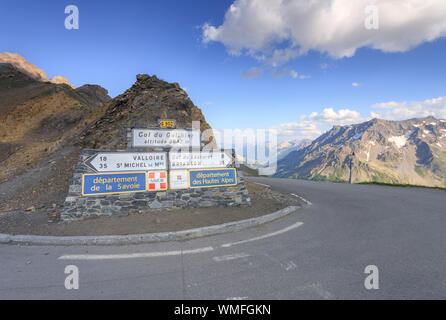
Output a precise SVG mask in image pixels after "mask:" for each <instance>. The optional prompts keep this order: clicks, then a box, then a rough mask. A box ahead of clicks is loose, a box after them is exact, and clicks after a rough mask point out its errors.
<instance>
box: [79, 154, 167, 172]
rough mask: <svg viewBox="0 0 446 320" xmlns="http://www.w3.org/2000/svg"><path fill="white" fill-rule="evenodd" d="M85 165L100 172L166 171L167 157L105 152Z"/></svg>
mask: <svg viewBox="0 0 446 320" xmlns="http://www.w3.org/2000/svg"><path fill="white" fill-rule="evenodd" d="M85 164H86V165H87V166H89V167H90V168H91V169H93V170H95V171H98V172H110V171H135V170H143V171H146V170H166V169H167V155H166V153H165V152H118V153H111V152H110V153H107V152H104V153H97V154H95V155H94V156H92V157H90V158H89V159H87V160H86V161H85Z"/></svg>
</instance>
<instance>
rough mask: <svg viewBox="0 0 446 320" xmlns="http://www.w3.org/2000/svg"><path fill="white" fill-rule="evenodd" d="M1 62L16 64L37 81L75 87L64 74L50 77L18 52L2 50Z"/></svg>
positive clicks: (15, 66) (16, 66)
mask: <svg viewBox="0 0 446 320" xmlns="http://www.w3.org/2000/svg"><path fill="white" fill-rule="evenodd" d="M0 63H8V64H10V65H12V66H14V68H16V69H17V70H19V71H21V72H23V73H25V74H26V75H28V76H29V77H30V78H32V79H34V80H37V81H42V82H51V83H55V84H66V85H68V86H70V87H71V88H73V89H74V88H75V86H73V85H72V84H70V83H69V82H68V80H67V79H66V78H64V77H62V76H54V77H53V78H51V79H48V77H47V76H46V73H45V71H43V70H42V69H39V68H37V67H36V66H35V65H33V64H32V63H30V62H28V61H27V60H26V59H25V58H23V57H22V56H21V55H19V54H17V53H10V52H3V53H1V52H0Z"/></svg>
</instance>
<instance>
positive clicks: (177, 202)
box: [61, 149, 251, 221]
mask: <svg viewBox="0 0 446 320" xmlns="http://www.w3.org/2000/svg"><path fill="white" fill-rule="evenodd" d="M123 151H124V150H123ZM126 151H128V150H126ZM132 151H137V150H136V149H133V150H132ZM97 152H112V151H107V150H91V149H85V150H83V152H82V154H81V156H80V158H79V162H78V164H77V166H76V168H75V171H74V175H73V180H72V182H71V185H70V188H69V190H68V196H67V198H66V200H65V203H64V208H63V210H62V212H61V219H62V220H63V221H70V220H79V219H85V218H91V217H99V216H112V215H113V216H125V215H129V214H134V213H150V212H154V211H160V210H173V209H182V208H199V207H235V206H249V205H251V199H250V197H249V194H248V190H247V188H246V185H245V182H244V179H243V175H242V173H241V172H240V170H238V169H237V170H236V171H237V185H235V186H225V187H207V188H193V189H191V188H189V189H179V190H178V189H177V190H170V189H168V190H166V191H145V192H133V193H120V194H110V195H94V196H82V190H81V189H82V174H85V173H95V172H94V171H92V170H91V169H90V168H89V167H88V166H86V165H85V164H84V161H85V160H86V159H87V158H89V157H90V156H92V155H93V154H95V153H97ZM113 152H116V151H113ZM233 167H235V166H233Z"/></svg>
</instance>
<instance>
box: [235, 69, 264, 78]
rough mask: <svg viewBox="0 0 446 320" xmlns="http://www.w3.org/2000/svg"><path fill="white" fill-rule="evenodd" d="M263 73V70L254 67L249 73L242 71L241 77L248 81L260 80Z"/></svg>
mask: <svg viewBox="0 0 446 320" xmlns="http://www.w3.org/2000/svg"><path fill="white" fill-rule="evenodd" d="M261 73H262V68H259V67H254V68H251V69H249V70H247V71H240V75H241V76H242V77H243V78H246V79H251V78H258V77H259V76H260V74H261Z"/></svg>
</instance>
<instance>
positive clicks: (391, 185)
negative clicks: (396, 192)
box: [357, 181, 446, 190]
mask: <svg viewBox="0 0 446 320" xmlns="http://www.w3.org/2000/svg"><path fill="white" fill-rule="evenodd" d="M357 184H375V185H379V186H389V187H404V188H426V189H438V190H446V188H444V187H428V186H422V185H417V184H402V183H386V182H376V181H368V182H358V183H357Z"/></svg>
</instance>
